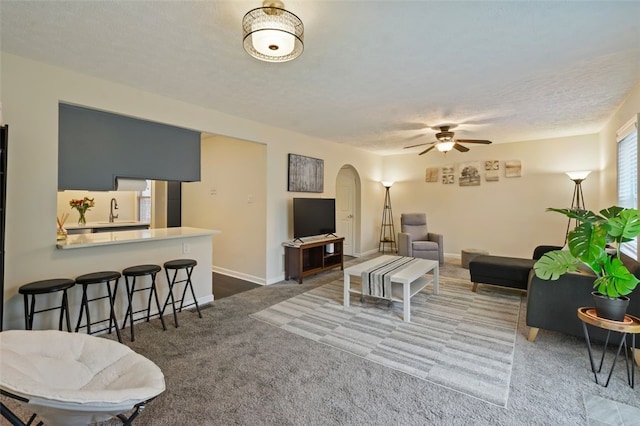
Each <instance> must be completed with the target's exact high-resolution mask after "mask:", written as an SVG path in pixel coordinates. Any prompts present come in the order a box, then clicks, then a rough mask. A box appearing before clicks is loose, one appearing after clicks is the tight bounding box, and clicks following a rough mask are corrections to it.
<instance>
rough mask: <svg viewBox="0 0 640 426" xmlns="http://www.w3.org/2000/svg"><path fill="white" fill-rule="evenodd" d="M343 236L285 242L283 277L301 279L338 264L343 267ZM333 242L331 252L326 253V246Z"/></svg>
mask: <svg viewBox="0 0 640 426" xmlns="http://www.w3.org/2000/svg"><path fill="white" fill-rule="evenodd" d="M343 241H344V237H327V238H322V239H309V241H308V242H302V243H301V242H295V243H294V242H290V241H289V242H286V243H282V245H283V246H284V277H285V279H287V280H288V279H291V278H296V279H297V280H298V283H300V284H302V279H303V278H304V277H308V276H310V275H315V274H318V273H320V272H324V271H326V270H328V269H333V268H335V267H337V266H340V269H344V258H343V251H342V242H343ZM328 244H333V252H332V253H327V250H326V248H327V247H326V246H327V245H328Z"/></svg>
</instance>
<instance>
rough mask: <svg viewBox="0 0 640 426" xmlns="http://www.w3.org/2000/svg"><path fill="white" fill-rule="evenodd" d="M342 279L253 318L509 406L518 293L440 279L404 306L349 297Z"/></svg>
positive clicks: (356, 296)
mask: <svg viewBox="0 0 640 426" xmlns="http://www.w3.org/2000/svg"><path fill="white" fill-rule="evenodd" d="M343 288H344V281H343V279H342V278H340V279H337V280H335V281H332V282H330V283H328V284H325V285H323V286H321V287H318V288H315V289H312V290H310V291H308V292H306V293H303V294H301V295H299V296H294V297H292V298H290V299H288V300H285V301H283V302H280V303H277V304H275V305H273V306H271V307H269V308H267V309H264V310H262V311H260V312H257V313H255V314H252V315H251V317H252V318H255V319H257V320H261V321H264V322H266V323H268V324H271V325H274V326H276V327H280V328H281V329H283V330H287V331H289V332H291V333H294V334H297V335H299V336H303V337H306V338H308V339H311V340H313V341H315V342H319V343H323V344H326V345H329V346H331V347H334V348H337V349H341V350H343V351H345V352H348V353H351V354H353V355H356V356H360V357H363V358H365V359H367V360H369V361H372V362H377V363H380V364H381V365H384V366H386V367H388V368H394V369H396V370H398V371H402V372H404V373H407V374H411V375H413V376H415V377H418V378H421V379H424V380H428V381H430V382H433V383H437V384H439V385H441V386H445V387H447V388H449V389H453V390H456V391H458V392H462V393H464V394H466V395H470V396H474V397H476V398H480V399H482V400H484V401H486V402H489V403H492V404H497V405H500V406H506V403H507V396H508V394H509V380H510V378H511V364H512V359H513V347H514V344H515V331H516V328H517V324H518V315H519V312H520V297H519V296H518V295H515V294H505V293H501V294H496V293H495V292H492V291H490V290H487V289H486V288H484V289H480V290H479V291H478V292H477V293H474V292H472V291H470V290H471V283H470V282H469V281H468V280H466V281H464V280H461V279H457V278H449V277H442V278H441V279H440V294H438V295H434V294H433V288H432V286H429V287H428V288H426V289H424V290H423V291H421V292H420V293H418V294H416V295H415V296H414V297H413V298H412V299H411V311H412V315H411V323H407V322H404V321H403V320H402V315H403V314H402V312H403V304H402V303H398V302H396V303H394V304H393V306H392V307H391V308H390V307H389V306H388V304H387V302H386V301H380V300H377V299H372V298H367V301H366V302H365V303H364V304H362V303H360V301H359V295H356V294H352V295H351V303H350V305H351V306H350V307H349V308H347V309H345V308H344V307H343V305H342V302H343V301H342V298H343Z"/></svg>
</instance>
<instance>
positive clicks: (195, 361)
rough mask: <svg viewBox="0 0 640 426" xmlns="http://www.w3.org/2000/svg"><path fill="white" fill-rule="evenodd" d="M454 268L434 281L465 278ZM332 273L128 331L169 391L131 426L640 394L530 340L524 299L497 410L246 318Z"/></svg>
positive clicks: (328, 417) (338, 420)
mask: <svg viewBox="0 0 640 426" xmlns="http://www.w3.org/2000/svg"><path fill="white" fill-rule="evenodd" d="M357 261H358V260H353V261H350V262H357ZM458 262H459V260H453V261H452V262H450V263H447V265H445V266H444V267H443V268H441V275H442V276H445V277H454V278H455V277H457V278H463V279H468V271H466V270H463V269H461V268H459V267H458V266H457V263H458ZM341 275H342V273H341V271H339V270H335V271H328V272H325V273H323V274H320V275H318V276H315V277H313V278H309V279H305V281H304V283H303V284H302V285H299V284H297V283H296V282H294V281H291V282H282V283H278V284H274V285H271V286H267V287H262V288H258V289H255V290H250V291H246V292H243V293H240V294H236V295H234V296H230V297H226V298H224V299H221V300H218V301H215V302H214V303H213V304H211V305H209V306H207V307H206V308H205V309H203V312H202V313H203V318H202V319H199V318H198V317H197V315H196V314H194V313H193V312H183V313H182V314H181V316H180V321H181V322H180V327H179V328H177V329H176V328H174V327H173V326H168V329H167V331H164V332H163V331H162V328H161V327H160V322H159V321H158V320H157V319H155V320H153V321H151V322H150V323H140V324H137V325H136V341H135V342H133V343H131V342H128V341H126V343H127V345H129V346H130V347H131V348H132V349H134V350H135V351H137V352H139V353H141V354H143V355H144V356H146V357H148V358H149V359H151V360H153V361H154V362H155V363H156V364H158V366H159V367H160V368H161V369H162V371H163V372H164V374H165V380H166V384H167V390H166V391H165V392H164V393H163V394H162V395H160V396H159V397H158V398H157V399H156V400H154V401H152V402H150V403H149V404H148V406H147V408H146V409H145V410H144V411H143V413H142V414H141V415H140V417H139V418H138V419H136V421H135V423H134V424H135V425H138V426H143V425H154V426H164V425H187V424H190V425H425V424H436V425H468V424H474V425H586V424H587V422H588V420H587V414H586V409H585V398H588V399H589V400H590V401H598V400H599V399H598V398H600V399H606V400H608V401H615V402H617V403H618V404H619V405H618V406H624V407H630V408H631V409H632V410H634V409H637V408H640V386H636V388H635V389H631V388H630V387H629V386H628V385H627V383H626V375H625V372H624V368H622V367H621V366H624V363H622V364H619V365H618V366H617V367H616V371H615V373H614V377H613V378H612V379H611V383H610V384H609V387H608V388H604V387H602V386H600V385H597V384H595V383H594V382H593V376H592V375H591V372H590V369H589V361H588V357H587V352H586V348H585V344H584V341H583V340H582V339H577V338H573V337H569V336H565V335H561V334H558V333H552V332H547V331H544V330H541V331H540V333H539V335H538V339H537V341H536V342H535V343H530V342H528V341H527V340H526V335H527V333H528V328H527V327H526V324H525V322H524V318H525V310H526V304H525V301H526V299H524V298H523V299H522V302H523V303H522V305H521V312H520V319H519V322H518V329H517V333H516V343H515V349H514V353H513V365H512V372H511V382H510V390H509V398H508V403H507V406H506V407H500V406H497V405H495V404H491V403H487V402H485V401H483V400H481V399H478V398H475V397H471V396H467V395H465V394H463V393H460V392H457V391H454V390H450V389H447V388H445V387H443V386H440V385H437V384H434V383H431V382H429V381H425V380H422V379H419V378H417V377H414V376H411V375H409V374H405V373H403V372H401V371H397V370H395V369H392V368H388V367H385V366H384V365H381V364H379V363H375V362H371V361H368V360H366V359H364V358H361V357H357V356H353V355H352V354H349V353H346V352H345V351H343V350H339V349H336V348H334V347H331V346H328V345H325V344H322V343H317V342H314V341H312V340H310V339H308V338H305V337H301V336H298V335H296V334H293V333H290V332H288V331H285V330H282V329H280V328H278V327H274V326H272V325H270V324H266V323H264V322H262V321H256V320H255V319H253V318H251V317H250V315H251V314H254V313H257V312H259V311H262V310H264V309H266V308H268V307H270V306H273V305H275V304H277V303H280V302H282V301H284V300H287V299H290V298H291V297H294V296H297V295H299V294H302V293H305V292H307V291H309V290H311V289H313V288H316V287H319V286H322V285H324V284H327V283H330V282H332V281H335V280H336V279H339V278H340V276H341ZM481 288H482V287H481ZM487 290H489V291H490V292H495V294H496V296H497V297H498V296H499V295H502V294H504V293H505V292H506V293H510V292H509V291H507V290H502V289H498V288H491V287H487ZM511 294H513V293H512V292H511ZM169 324H170V323H169ZM169 324H168V325H169ZM127 335H128V332H127V331H126V330H125V332H124V335H123V336H125V339H126V336H127ZM111 338H113V336H111ZM623 404H624V405H623ZM631 418H632V419H633V418H634V417H633V416H632V417H631ZM635 418H638V416H636V417H635ZM632 421H633V420H632ZM3 424H6V423H3ZM114 424H117V423H114ZM591 424H592V425H595V424H604V423H602V422H601V423H596V421H595V420H592V423H591ZM625 424H627V423H625ZM628 424H631V423H628Z"/></svg>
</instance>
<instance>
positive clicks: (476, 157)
mask: <svg viewBox="0 0 640 426" xmlns="http://www.w3.org/2000/svg"><path fill="white" fill-rule="evenodd" d="M485 160H499V161H500V180H499V181H497V182H487V181H486V180H485V178H484V170H481V173H482V179H481V184H480V186H469V187H461V186H459V185H458V176H457V175H458V173H459V165H460V163H465V162H473V161H478V162H480V165H481V168H484V161H485ZM505 160H520V161H521V164H522V176H521V177H515V178H506V177H505V176H504V161H505ZM449 164H452V165H454V166H455V171H456V181H455V184H452V185H445V184H443V183H441V182H437V183H426V182H425V169H426V168H427V167H439V168H441V167H442V166H444V165H449ZM384 167H385V179H389V180H394V181H396V184H394V185H393V187H392V188H391V202H392V206H393V212H394V218H395V223H396V228H397V229H398V230H399V229H400V214H401V213H403V212H426V213H427V217H428V222H429V229H430V230H431V231H432V232H437V233H441V234H443V235H444V243H445V253H448V254H452V255H457V256H459V255H460V250H461V249H463V248H480V249H485V250H488V251H489V252H491V253H492V254H496V255H504V256H520V257H528V256H530V255H531V253H532V252H533V249H534V247H535V246H537V245H539V244H560V245H561V244H563V243H564V236H565V232H566V226H567V221H566V220H564V218H563V217H562V216H560V215H559V214H554V213H549V212H545V209H546V208H547V207H560V208H562V207H567V208H568V207H570V205H571V198H572V194H573V188H574V184H573V182H572V181H571V180H570V179H569V178H568V177H567V175H566V174H565V173H564V172H565V171H571V170H594V172H592V174H591V175H590V176H589V177H588V179H587V180H586V181H585V182H584V183H583V191H584V198H585V202H586V204H587V207H593V206H594V205H595V204H596V203H597V200H598V184H597V183H598V176H599V173H600V172H599V171H598V168H599V158H598V137H597V135H585V136H574V137H569V138H560V139H549V140H539V141H535V142H518V143H508V144H494V145H489V146H481V145H476V146H471V150H470V151H469V152H467V153H459V152H450V153H448V154H446V155H444V154H441V153H439V152H437V151H431V152H429V153H428V154H425V155H421V156H419V155H417V153H414V154H407V155H401V156H395V157H389V158H385V162H384ZM440 173H441V171H440ZM440 177H441V175H440ZM381 208H382V206H381V205H380V209H381Z"/></svg>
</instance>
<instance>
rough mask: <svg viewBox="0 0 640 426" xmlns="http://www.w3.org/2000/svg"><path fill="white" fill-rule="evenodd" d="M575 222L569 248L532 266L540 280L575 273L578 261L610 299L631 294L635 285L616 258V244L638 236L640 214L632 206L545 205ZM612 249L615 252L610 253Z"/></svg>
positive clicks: (552, 252) (600, 290)
mask: <svg viewBox="0 0 640 426" xmlns="http://www.w3.org/2000/svg"><path fill="white" fill-rule="evenodd" d="M547 211H553V212H557V213H561V214H563V215H565V216H567V217H569V218H570V219H576V220H577V222H578V223H579V225H578V226H576V227H575V228H574V229H573V230H572V231H571V232H569V235H568V246H569V250H553V251H550V252H548V253H546V254H545V255H544V256H542V257H541V258H540V259H539V260H538V261H537V262H536V263H535V265H534V266H533V269H534V271H535V274H536V276H537V277H538V278H541V279H543V280H557V279H558V278H559V277H560V276H561V275H564V274H566V273H567V272H575V271H576V270H577V269H578V267H579V266H580V265H581V264H584V265H586V266H587V267H588V268H589V269H591V271H593V273H594V274H595V276H596V279H595V281H594V283H593V288H594V289H596V290H597V291H598V292H599V293H600V294H602V295H605V296H607V297H610V298H618V297H620V296H626V295H627V294H629V293H631V292H632V291H633V290H634V289H635V288H636V286H637V285H638V282H640V280H638V278H636V276H635V275H633V274H632V273H631V272H629V270H628V269H627V267H626V266H625V265H624V264H623V263H622V260H620V245H621V244H622V243H625V242H628V241H632V240H633V239H635V238H636V237H637V236H638V235H640V213H639V212H638V210H636V209H627V208H622V207H618V206H612V207H609V208H608V209H604V210H600V212H599V213H600V214H596V213H594V212H592V211H590V210H570V209H554V208H548V209H547ZM614 250H615V252H614Z"/></svg>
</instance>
